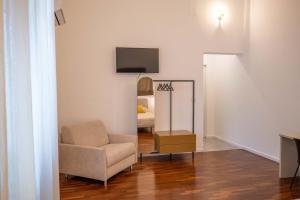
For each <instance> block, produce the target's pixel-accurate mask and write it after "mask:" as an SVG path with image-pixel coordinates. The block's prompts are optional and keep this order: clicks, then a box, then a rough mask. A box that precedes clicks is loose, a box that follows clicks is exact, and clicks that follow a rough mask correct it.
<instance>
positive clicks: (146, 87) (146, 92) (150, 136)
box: [137, 77, 155, 155]
mask: <svg viewBox="0 0 300 200" xmlns="http://www.w3.org/2000/svg"><path fill="white" fill-rule="evenodd" d="M137 85H138V86H137V94H138V96H137V133H138V146H139V153H140V154H141V155H142V154H150V153H152V152H154V151H155V150H154V127H155V123H154V122H155V112H154V110H155V98H154V89H153V81H152V79H151V78H149V77H143V78H141V79H139V81H138V84H137Z"/></svg>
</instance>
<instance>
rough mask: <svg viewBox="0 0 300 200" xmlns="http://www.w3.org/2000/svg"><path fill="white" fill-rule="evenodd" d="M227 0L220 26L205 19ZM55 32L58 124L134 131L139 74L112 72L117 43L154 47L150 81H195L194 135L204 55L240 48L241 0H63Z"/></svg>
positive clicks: (200, 103) (199, 128) (200, 104)
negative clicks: (90, 123)
mask: <svg viewBox="0 0 300 200" xmlns="http://www.w3.org/2000/svg"><path fill="white" fill-rule="evenodd" d="M215 2H225V3H226V5H227V6H228V15H227V16H228V18H225V19H226V20H225V21H224V25H223V27H221V28H220V27H218V26H217V20H216V18H212V17H211V10H212V8H213V6H214V3H215ZM63 9H64V14H65V17H66V20H67V23H66V25H64V26H62V27H59V28H58V29H57V61H58V69H57V71H58V102H59V123H60V125H65V124H70V123H76V122H78V121H83V120H89V119H95V118H97V119H102V120H103V121H104V123H105V124H106V125H107V127H108V130H109V131H111V132H115V133H133V134H134V133H136V90H137V89H136V84H137V75H129V74H117V73H115V47H117V46H129V47H158V48H160V73H159V74H156V75H151V77H152V78H154V79H194V80H196V116H195V117H196V118H195V122H196V127H195V128H196V132H197V133H198V134H200V135H201V134H202V132H203V122H202V121H203V117H202V116H203V95H202V93H203V88H202V64H203V61H202V56H203V52H212V51H216V52H241V51H242V50H243V47H244V46H243V45H244V40H243V39H244V37H245V34H244V32H243V28H244V21H243V19H244V16H243V9H244V1H241V0H224V1H215V0H184V1H182V0H164V1H161V0H126V1H122V0H64V1H63Z"/></svg>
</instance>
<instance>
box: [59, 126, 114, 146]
mask: <svg viewBox="0 0 300 200" xmlns="http://www.w3.org/2000/svg"><path fill="white" fill-rule="evenodd" d="M61 143H64V144H74V145H83V146H94V147H100V146H103V145H106V144H108V143H109V140H108V134H107V131H106V129H105V126H104V125H103V123H102V122H101V121H91V122H86V123H81V124H77V125H72V126H64V127H62V131H61Z"/></svg>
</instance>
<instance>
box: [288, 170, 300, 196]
mask: <svg viewBox="0 0 300 200" xmlns="http://www.w3.org/2000/svg"><path fill="white" fill-rule="evenodd" d="M299 166H300V165H298V167H297V169H296V172H295V175H294V177H293V179H292V182H291V185H290V190H291V189H292V188H293V185H294V182H295V179H296V178H297V174H298V170H299Z"/></svg>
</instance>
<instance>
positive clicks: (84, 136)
mask: <svg viewBox="0 0 300 200" xmlns="http://www.w3.org/2000/svg"><path fill="white" fill-rule="evenodd" d="M136 162H137V137H136V136H133V135H114V134H107V132H106V129H105V127H104V125H103V124H102V122H101V121H93V122H88V123H83V124H79V125H74V126H66V127H63V128H62V133H61V142H60V144H59V167H60V173H63V174H66V175H73V176H81V177H86V178H91V179H96V180H101V181H104V185H105V187H106V186H107V180H108V179H109V178H111V177H112V176H114V175H116V174H117V173H119V172H121V171H122V170H124V169H126V168H128V167H131V168H132V165H133V164H135V163H136Z"/></svg>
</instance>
